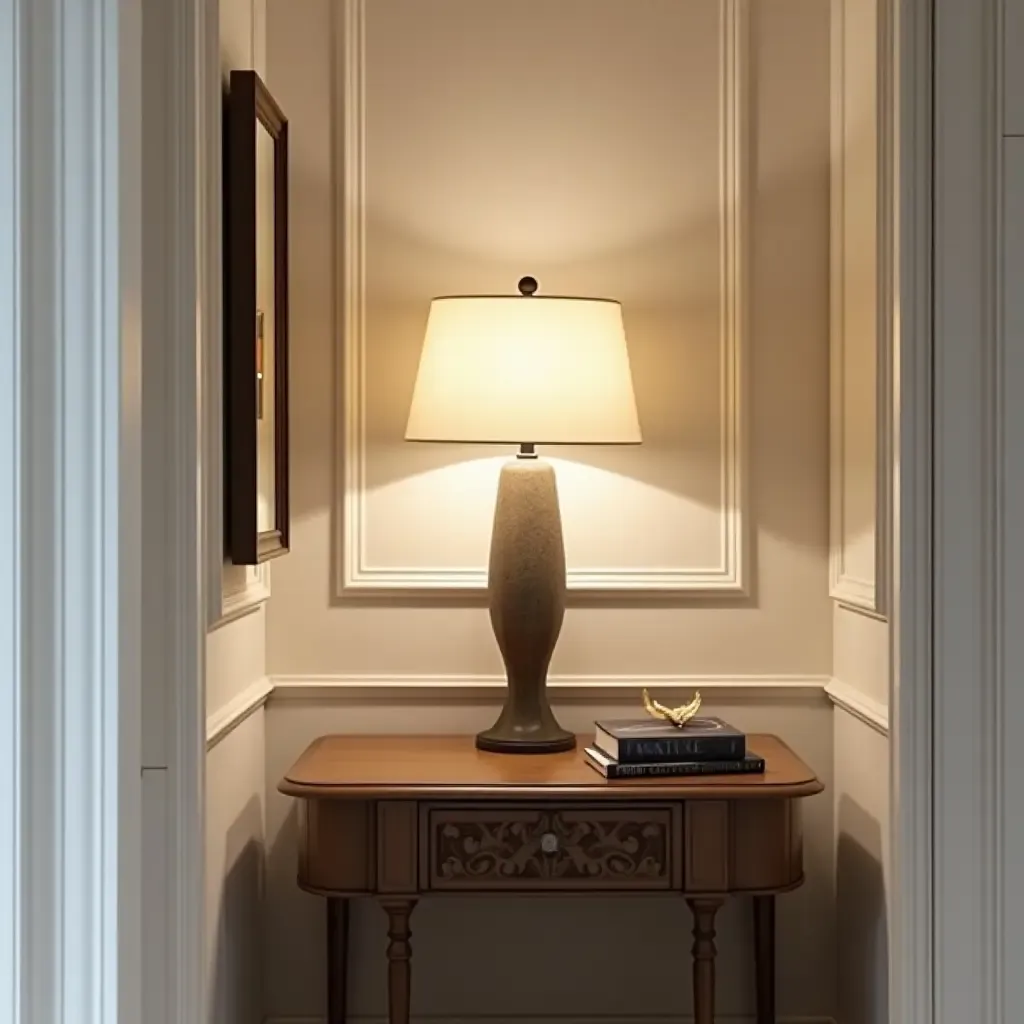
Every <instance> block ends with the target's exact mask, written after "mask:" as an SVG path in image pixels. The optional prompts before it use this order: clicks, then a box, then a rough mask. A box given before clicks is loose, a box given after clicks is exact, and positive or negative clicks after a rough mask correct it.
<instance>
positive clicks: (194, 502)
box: [0, 0, 219, 1024]
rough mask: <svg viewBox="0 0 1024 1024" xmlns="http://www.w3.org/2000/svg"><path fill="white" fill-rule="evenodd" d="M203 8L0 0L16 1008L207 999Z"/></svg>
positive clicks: (6, 817) (0, 248)
mask: <svg viewBox="0 0 1024 1024" xmlns="http://www.w3.org/2000/svg"><path fill="white" fill-rule="evenodd" d="M204 10H205V4H204V2H203V0H190V2H189V3H188V4H185V3H182V4H167V3H166V2H165V0H77V2H75V3H66V2H63V0H0V117H2V118H3V123H4V124H5V125H6V126H7V128H8V137H9V139H12V140H13V141H14V145H13V146H12V145H8V146H6V147H0V529H2V530H3V531H4V534H3V535H4V537H5V539H6V540H7V542H8V552H7V557H6V558H3V559H0V751H2V752H3V754H4V757H5V758H6V762H5V765H4V766H3V769H2V771H0V1019H2V1020H4V1021H10V1022H11V1024H66V1022H68V1021H74V1022H75V1024H140V1022H143V1024H163V1022H166V1024H196V1022H197V1021H198V1020H200V1018H201V1016H202V1009H203V978H202V964H203V926H202V925H203V915H202V904H203V888H202V878H203V871H202V869H203V842H202V830H203V803H202V800H203V787H204V779H203V770H204V766H205V736H204V724H205V723H204V717H205V716H204V715H203V714H202V711H203V702H204V694H203V654H204V649H205V647H204V641H205V628H204V611H203V608H202V594H203V587H202V585H201V575H200V573H201V565H202V561H201V557H200V555H201V542H200V518H199V508H200V500H201V484H200V480H199V476H198V474H197V460H198V459H199V457H200V449H199V437H200V431H199V422H198V416H197V413H198V397H199V396H198V384H197V382H198V374H199V369H200V367H199V364H198V362H197V359H198V356H199V351H200V349H199V344H200V341H201V337H200V336H199V335H198V333H197V327H198V325H197V316H196V311H197V291H196V289H197V274H198V272H199V271H198V269H197V264H196V258H197V256H196V238H197V236H199V234H200V233H201V231H202V230H203V225H202V224H201V223H200V222H199V221H198V220H197V216H198V215H199V214H201V209H200V208H199V207H198V206H197V169H198V167H197V160H198V159H199V157H200V154H199V152H197V145H196V142H197V140H196V131H197V120H196V119H197V112H198V105H197V101H198V93H197V79H196V69H197V67H198V66H199V64H198V54H199V52H200V44H201V42H202V36H201V33H202V31H203V29H204V27H206V28H208V22H206V21H205V18H204V17H201V16H200V15H201V14H202V12H204ZM216 45H217V40H216V22H214V32H213V46H214V47H216ZM218 116H219V115H218ZM157 509H161V510H162V512H163V514H162V515H157V514H156V512H155V510H157ZM154 894H157V895H154Z"/></svg>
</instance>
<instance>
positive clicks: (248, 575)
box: [210, 562, 270, 629]
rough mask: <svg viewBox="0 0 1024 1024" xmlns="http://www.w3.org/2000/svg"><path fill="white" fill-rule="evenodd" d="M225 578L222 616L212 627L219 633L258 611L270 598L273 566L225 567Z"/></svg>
mask: <svg viewBox="0 0 1024 1024" xmlns="http://www.w3.org/2000/svg"><path fill="white" fill-rule="evenodd" d="M222 572H223V575H222V578H221V602H220V616H219V617H218V618H217V620H216V621H215V622H213V623H212V624H211V626H210V629H216V628H218V627H219V626H225V625H227V624H228V623H229V622H234V621H235V620H236V619H240V618H241V617H242V616H243V615H248V614H249V613H250V612H254V611H256V609H257V608H259V607H260V605H262V604H263V603H264V602H265V601H267V600H269V598H270V565H269V564H268V563H267V562H263V563H262V564H260V565H253V566H248V565H245V566H242V565H224V566H223V568H222Z"/></svg>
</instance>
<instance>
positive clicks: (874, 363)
mask: <svg viewBox="0 0 1024 1024" xmlns="http://www.w3.org/2000/svg"><path fill="white" fill-rule="evenodd" d="M884 10H885V5H884V0H833V3H832V99H833V106H832V140H833V150H832V231H831V235H832V246H833V248H832V256H833V261H832V331H831V337H832V343H831V352H832V387H831V398H832V400H831V417H832V431H831V433H832V451H831V462H830V470H831V480H832V486H831V500H832V506H831V512H832V514H831V559H830V562H831V573H830V590H831V594H832V596H833V598H834V600H835V608H834V612H833V664H832V675H833V680H832V682H831V684H830V686H829V691H830V693H831V695H832V697H833V699H834V701H835V703H836V710H835V723H834V738H835V745H834V757H835V787H834V790H833V800H834V804H835V828H836V848H835V849H836V922H837V940H838V941H837V954H838V967H839V969H838V979H839V987H838V1022H839V1024H888V1020H889V1000H888V948H889V942H888V937H889V921H890V913H889V911H890V906H891V893H890V890H889V886H888V878H889V874H888V865H889V852H890V851H889V836H890V828H889V737H888V717H889V716H888V702H889V683H890V680H889V675H890V667H889V635H890V631H889V624H888V621H887V616H888V614H889V612H890V610H891V601H892V596H893V594H892V585H891V584H892V581H891V572H892V564H893V560H892V543H891V538H892V528H891V511H890V509H891V502H890V493H889V492H890V487H889V477H890V474H891V472H892V453H891V445H890V422H891V417H890V414H889V410H890V403H891V394H890V386H891V376H890V367H891V360H892V347H891V344H890V340H889V339H890V336H891V335H890V333H889V332H890V327H891V323H890V321H889V316H890V314H891V309H892V301H891V293H890V292H889V291H888V289H889V287H890V278H891V275H890V267H891V257H892V252H893V246H892V239H891V237H890V236H889V235H888V233H887V216H886V213H887V209H888V205H887V180H886V175H887V172H886V169H885V168H886V161H887V153H886V132H887V130H888V125H887V123H886V121H885V119H884V118H881V119H880V118H879V115H878V112H879V109H880V108H883V107H884V105H885V102H886V98H887V90H886V70H887V69H886V66H885V61H886V55H885V51H884V49H883V48H881V47H880V45H879V40H880V39H884ZM880 90H881V91H880ZM880 99H881V101H882V102H881V104H880V103H879V100H880ZM880 214H881V216H880Z"/></svg>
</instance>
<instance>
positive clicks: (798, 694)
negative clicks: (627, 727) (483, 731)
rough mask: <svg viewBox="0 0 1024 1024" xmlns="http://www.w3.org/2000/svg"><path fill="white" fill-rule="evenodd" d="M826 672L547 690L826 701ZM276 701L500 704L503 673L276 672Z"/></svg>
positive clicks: (594, 695)
mask: <svg viewBox="0 0 1024 1024" xmlns="http://www.w3.org/2000/svg"><path fill="white" fill-rule="evenodd" d="M828 682H829V677H828V676H824V675H822V676H816V675H792V676H787V675H762V676H749V675H745V676H706V675H705V676H687V675H675V676H673V675H647V676H629V677H625V676H610V675H555V676H550V677H549V678H548V690H549V692H550V693H551V695H552V698H553V699H554V700H556V701H559V702H563V703H564V702H568V701H576V702H592V701H601V700H606V701H612V702H615V703H618V702H620V701H628V702H629V703H631V704H636V703H637V701H638V696H639V693H640V689H641V687H647V689H648V690H650V691H651V692H653V693H663V694H668V693H692V692H693V691H694V690H700V691H701V693H702V694H703V695H704V696H705V697H706V699H707V700H708V702H709V703H715V702H730V701H731V702H735V701H749V700H763V701H771V702H777V701H813V702H821V703H824V701H825V688H826V685H827V684H828ZM270 685H271V691H272V692H271V695H270V699H271V701H272V702H273V703H274V704H277V703H280V702H281V701H330V702H340V703H345V702H362V701H374V700H378V701H384V702H391V701H403V700H412V701H419V702H426V703H435V702H436V703H445V702H451V701H460V700H478V699H479V700H485V701H494V702H499V703H500V701H501V700H502V695H503V694H504V692H505V685H506V683H505V677H504V676H502V675H400V674H396V675H386V674H376V673H375V674H365V673H364V674H341V675H275V676H271V677H270Z"/></svg>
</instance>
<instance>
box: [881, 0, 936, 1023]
mask: <svg viewBox="0 0 1024 1024" xmlns="http://www.w3.org/2000/svg"><path fill="white" fill-rule="evenodd" d="M932 7H933V3H932V0H898V5H897V16H896V26H895V28H896V32H895V43H896V45H895V47H894V51H895V52H894V54H893V61H894V63H895V64H896V75H895V76H894V77H895V78H896V81H897V83H898V85H897V94H896V104H897V109H896V117H895V123H896V135H897V145H896V146H895V164H896V166H895V167H894V173H895V174H896V176H897V190H896V205H897V211H896V218H897V225H898V226H897V231H896V245H897V250H898V253H897V258H896V260H895V261H894V266H895V268H896V275H897V286H896V288H895V289H894V292H895V295H896V304H897V309H896V311H895V312H896V315H895V330H894V332H893V347H894V352H893V402H894V406H895V408H894V413H893V431H894V437H893V453H894V459H893V476H894V480H893V488H892V492H893V505H894V507H893V522H894V531H893V593H894V596H895V600H894V602H893V609H892V619H891V626H892V629H891V634H890V635H891V638H892V639H891V655H892V662H893V663H892V667H891V671H890V687H891V690H890V694H889V718H890V723H889V724H890V730H889V736H890V748H889V749H890V790H891V801H890V808H891V822H890V839H891V846H890V858H891V864H890V886H889V891H890V894H891V897H892V898H891V904H890V914H891V918H890V935H891V941H890V956H889V962H890V999H889V1003H890V1019H891V1020H892V1021H894V1022H895V1024H933V1022H934V1020H935V1016H934V985H935V978H934V965H933V959H932V957H933V947H934V944H935V943H934V933H933V929H934V918H933V904H932V898H933V892H932V856H933V844H934V829H933V799H934V793H933V778H932V703H933V694H932V679H933V665H932V601H933V581H932V458H933V455H932V333H931V332H932V56H933V54H932V24H933V10H932Z"/></svg>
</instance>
